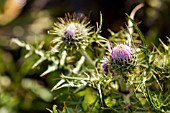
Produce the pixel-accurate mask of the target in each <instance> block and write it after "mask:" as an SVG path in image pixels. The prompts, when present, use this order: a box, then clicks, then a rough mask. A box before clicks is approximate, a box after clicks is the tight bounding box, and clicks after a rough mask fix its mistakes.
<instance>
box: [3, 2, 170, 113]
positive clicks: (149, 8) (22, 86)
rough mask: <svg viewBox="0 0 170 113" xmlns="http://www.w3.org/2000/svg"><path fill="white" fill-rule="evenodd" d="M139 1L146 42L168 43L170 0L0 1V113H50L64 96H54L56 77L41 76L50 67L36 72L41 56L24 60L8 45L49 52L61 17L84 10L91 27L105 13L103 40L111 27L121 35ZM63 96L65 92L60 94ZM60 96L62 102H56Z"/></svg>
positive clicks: (21, 53) (138, 19)
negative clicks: (26, 45) (13, 40)
mask: <svg viewBox="0 0 170 113" xmlns="http://www.w3.org/2000/svg"><path fill="white" fill-rule="evenodd" d="M139 3H144V4H145V6H144V7H143V8H142V9H141V10H139V11H138V12H137V14H136V16H135V21H136V22H137V23H138V25H139V27H140V29H141V31H142V32H143V34H144V35H145V38H146V40H147V42H148V44H150V45H152V43H154V44H155V45H159V41H158V39H159V38H161V39H162V40H163V41H164V42H165V43H166V37H169V36H170V0H0V113H48V111H47V110H46V108H51V107H52V105H54V104H57V105H58V107H59V108H60V104H59V103H62V102H63V101H64V99H65V96H66V95H58V94H62V93H64V92H66V91H67V90H68V89H66V88H63V89H60V90H57V91H54V92H51V91H50V89H51V88H52V87H53V86H54V85H55V83H56V80H55V76H56V74H57V73H51V74H49V76H45V77H43V78H41V77H40V76H39V75H40V74H41V73H42V72H43V71H44V70H45V69H46V68H47V67H46V66H47V65H46V63H45V62H44V63H43V64H42V66H41V67H40V68H37V69H32V65H33V64H34V63H35V61H36V60H37V59H38V56H32V57H29V58H28V59H27V60H26V59H25V58H24V56H25V54H26V50H24V49H21V48H19V47H17V46H16V45H14V44H11V43H10V39H11V38H18V39H20V40H24V41H26V42H28V43H31V44H33V45H35V46H37V47H38V44H39V43H40V42H41V41H44V42H45V46H44V48H43V49H45V50H49V49H50V47H49V42H50V40H51V39H52V36H50V35H49V34H47V31H48V30H49V29H50V28H51V26H52V25H53V23H54V22H55V21H57V17H64V14H65V13H68V12H69V13H73V12H81V13H84V14H85V15H86V16H87V17H89V19H90V20H91V24H92V25H96V22H97V21H99V18H100V16H99V15H100V12H101V13H102V15H103V26H102V33H101V34H102V36H104V37H105V38H108V37H109V36H110V34H109V32H108V29H111V30H112V31H114V32H119V31H120V30H121V29H122V28H126V24H125V22H126V13H127V14H130V12H131V11H132V9H133V8H134V7H135V6H136V5H138V4H139ZM61 92H62V93H61ZM59 96H60V98H58V97H59Z"/></svg>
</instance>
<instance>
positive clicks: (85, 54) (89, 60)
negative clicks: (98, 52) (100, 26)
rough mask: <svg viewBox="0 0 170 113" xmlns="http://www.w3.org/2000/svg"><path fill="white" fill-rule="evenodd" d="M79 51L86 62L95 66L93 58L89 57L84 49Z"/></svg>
mask: <svg viewBox="0 0 170 113" xmlns="http://www.w3.org/2000/svg"><path fill="white" fill-rule="evenodd" d="M80 53H81V54H82V55H83V56H84V57H85V58H86V61H87V62H88V64H90V65H92V66H93V67H95V63H94V62H93V60H92V59H91V57H90V56H89V55H88V54H87V52H86V51H85V50H82V49H81V50H80Z"/></svg>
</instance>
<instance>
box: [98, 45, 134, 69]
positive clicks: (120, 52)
mask: <svg viewBox="0 0 170 113" xmlns="http://www.w3.org/2000/svg"><path fill="white" fill-rule="evenodd" d="M108 50H109V52H110V56H109V58H107V60H103V62H102V64H101V67H102V68H103V70H104V72H105V70H106V69H107V70H108V71H110V72H111V71H114V72H115V71H126V70H129V69H131V68H132V67H134V64H135V62H136V60H135V59H136V57H135V52H134V51H133V49H132V48H131V47H130V46H128V45H125V44H119V45H117V46H115V47H114V48H111V47H110V45H108Z"/></svg>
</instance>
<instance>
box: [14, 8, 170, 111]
mask: <svg viewBox="0 0 170 113" xmlns="http://www.w3.org/2000/svg"><path fill="white" fill-rule="evenodd" d="M140 8H141V5H139V6H137V8H135V9H134V10H133V11H132V14H131V15H130V16H127V17H128V26H127V29H126V30H125V31H123V32H122V31H120V32H118V33H114V32H112V31H110V32H111V37H109V38H108V39H106V38H103V37H102V36H101V35H100V32H101V27H102V18H100V23H99V24H97V29H96V31H94V30H93V29H92V28H93V27H91V25H90V23H89V21H87V19H86V18H85V17H84V16H83V17H82V15H78V14H73V15H72V16H71V15H70V14H67V15H66V17H65V18H59V19H58V20H59V22H56V23H55V24H54V26H53V29H52V30H50V31H49V33H50V34H54V36H55V37H54V39H53V40H52V41H51V47H52V49H51V50H49V51H44V50H42V47H41V48H35V47H33V46H31V45H30V44H27V43H24V42H21V41H19V40H16V39H14V40H13V42H15V43H17V44H18V45H19V46H21V47H24V48H26V49H27V50H28V51H30V53H31V55H34V54H36V55H38V56H40V59H39V60H38V61H37V62H36V63H35V64H34V65H33V68H35V67H38V66H40V65H41V63H42V62H44V61H48V64H47V65H48V69H47V70H45V71H44V73H43V74H42V75H41V76H44V75H47V74H48V75H49V76H50V73H52V72H53V74H55V75H56V76H55V77H56V81H55V82H56V84H55V85H54V87H53V88H52V89H51V91H54V92H55V91H56V92H57V91H58V92H57V96H56V97H55V99H58V101H57V102H58V103H57V102H56V105H54V106H53V110H50V109H48V110H49V112H51V113H62V112H63V113H65V112H73V113H74V112H85V113H86V112H115V113H130V112H169V111H170V107H169V105H170V103H169V94H170V92H169V85H170V84H169V83H168V80H169V75H170V60H169V57H170V54H169V48H170V45H166V44H164V43H163V42H162V41H160V42H161V44H162V46H161V47H158V48H157V47H153V48H152V49H150V48H149V47H148V45H147V43H146V42H145V38H144V36H143V34H142V32H141V31H140V29H139V28H138V26H137V24H136V23H135V21H134V14H135V13H136V11H137V10H139V9H140ZM134 33H136V34H138V37H137V38H135V37H133V34H134ZM120 35H122V36H120ZM120 37H123V38H120ZM168 40H169V38H168ZM137 42H138V43H137ZM92 43H93V44H95V47H93V46H92ZM49 47H50V45H49ZM72 53H73V54H72ZM160 59H161V60H160ZM100 61H101V62H100ZM160 62H161V63H160ZM91 66H92V67H93V68H92V67H91ZM167 79H168V80H167ZM167 84H168V85H167ZM66 89H67V90H66ZM166 90H168V91H166ZM62 95H64V98H62ZM61 99H62V101H61ZM63 102H64V104H62V103H63ZM57 105H58V106H59V107H60V106H62V107H63V109H62V108H61V107H60V108H57Z"/></svg>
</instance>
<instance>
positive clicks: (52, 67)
mask: <svg viewBox="0 0 170 113" xmlns="http://www.w3.org/2000/svg"><path fill="white" fill-rule="evenodd" d="M57 68H58V65H49V66H48V69H47V70H46V71H45V72H44V73H42V74H41V75H40V77H43V76H44V75H47V74H48V73H51V72H53V71H55V70H56V69H57Z"/></svg>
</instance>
